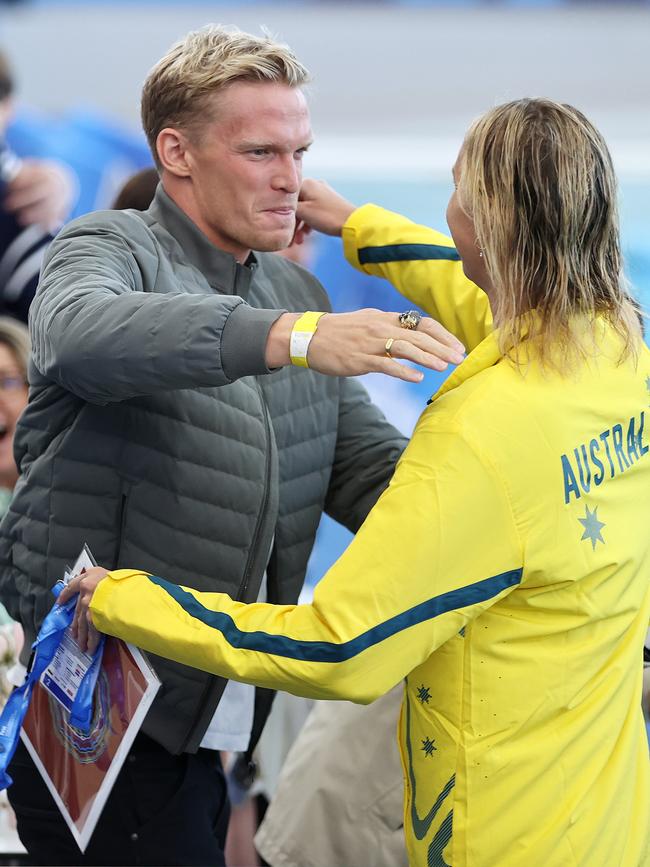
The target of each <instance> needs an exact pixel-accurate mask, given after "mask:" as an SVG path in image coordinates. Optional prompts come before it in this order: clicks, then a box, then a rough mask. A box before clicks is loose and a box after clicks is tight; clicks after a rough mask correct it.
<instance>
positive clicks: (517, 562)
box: [64, 411, 523, 703]
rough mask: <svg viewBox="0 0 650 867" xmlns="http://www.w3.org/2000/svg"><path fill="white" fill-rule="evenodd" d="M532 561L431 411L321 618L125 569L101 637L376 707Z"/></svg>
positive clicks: (101, 605)
mask: <svg viewBox="0 0 650 867" xmlns="http://www.w3.org/2000/svg"><path fill="white" fill-rule="evenodd" d="M432 456H435V457H434V459H432ZM522 558H523V554H522V546H521V544H520V541H519V537H518V534H517V532H516V529H515V526H514V522H513V517H512V514H511V511H510V506H509V503H508V499H507V497H506V494H505V492H504V489H503V485H502V483H501V481H500V479H499V478H498V477H497V476H496V474H495V472H494V470H492V469H491V468H490V466H489V465H488V464H487V463H486V462H485V460H484V458H483V456H482V455H480V453H479V452H478V450H477V448H476V447H475V446H474V445H472V444H471V443H470V442H469V441H468V440H467V438H466V437H465V436H464V434H463V432H462V431H461V430H458V429H456V428H455V427H454V426H453V425H451V426H447V427H446V428H442V427H440V425H438V424H437V423H436V419H435V418H434V414H433V413H432V412H431V411H427V413H425V414H424V416H423V418H422V420H421V422H420V424H419V426H418V429H417V431H416V434H415V436H414V439H413V441H412V442H411V444H410V445H409V447H408V448H407V450H406V452H405V453H404V457H403V458H402V460H401V461H400V464H399V466H398V469H397V471H396V474H395V476H394V478H393V481H392V482H391V484H390V486H389V488H388V489H387V491H386V492H385V493H384V494H383V495H382V497H381V498H380V500H379V502H378V504H377V506H376V507H375V508H374V509H373V510H372V512H371V514H370V515H369V517H368V519H367V520H366V522H365V523H364V524H363V526H362V527H361V529H360V530H359V532H358V533H357V535H356V537H355V539H354V540H353V542H352V543H351V544H350V546H349V548H348V549H347V551H346V552H345V553H344V554H343V556H342V557H341V558H340V559H339V560H338V562H337V563H335V564H334V566H333V567H332V568H331V569H330V570H329V572H328V573H327V575H326V576H325V577H324V578H323V579H322V581H321V582H320V583H319V584H318V585H317V587H316V590H315V593H314V600H313V603H312V604H311V605H271V604H266V603H254V604H249V605H247V604H244V603H241V602H235V601H233V600H232V599H230V598H229V597H228V596H225V595H223V594H217V593H199V592H198V591H196V590H193V589H191V588H180V587H177V586H176V585H174V584H171V583H169V582H167V581H165V580H164V579H163V578H160V577H157V576H150V575H147V574H145V573H142V572H137V571H133V570H119V571H117V572H113V573H109V574H108V577H107V578H105V579H104V580H102V581H100V582H99V585H98V586H97V589H96V591H95V593H94V596H93V597H92V600H91V602H90V611H91V616H92V619H93V621H94V624H95V626H96V627H97V628H98V629H100V630H101V631H103V632H108V633H109V634H112V635H117V636H119V637H120V638H124V639H126V640H128V641H131V642H133V643H134V644H136V645H138V646H139V647H142V648H143V649H145V650H148V651H151V652H154V653H156V654H159V655H162V656H167V657H169V658H171V659H175V660H177V661H179V662H182V663H185V664H187V665H191V666H194V667H196V668H200V669H203V670H205V671H210V672H213V673H215V674H219V675H222V676H225V677H229V678H234V679H236V680H242V681H245V682H249V683H255V684H257V685H260V686H266V687H272V688H274V689H282V690H285V691H288V692H293V693H295V694H298V695H305V696H308V697H312V698H330V699H331V698H338V699H350V700H352V701H357V702H361V703H366V702H370V701H373V700H374V699H375V698H377V697H378V696H379V695H382V694H383V693H385V692H386V691H387V690H388V689H390V688H391V687H392V686H393V685H394V684H396V683H397V682H398V681H399V680H401V679H402V678H403V677H404V676H405V675H406V674H408V673H409V672H410V671H411V670H412V669H413V668H415V667H416V666H418V665H419V664H420V663H422V662H423V661H424V660H425V659H427V658H428V657H429V656H430V654H431V653H432V652H433V651H434V650H436V648H438V647H440V646H441V645H442V644H444V642H445V641H447V639H448V638H450V637H451V636H453V635H455V634H456V633H457V632H458V631H459V630H460V629H461V628H462V627H463V626H464V625H465V624H466V623H467V622H468V621H469V620H471V619H473V618H475V617H476V616H477V615H478V614H480V613H481V612H482V611H484V610H485V609H486V608H488V607H489V606H491V605H493V604H494V603H495V602H497V601H498V600H499V599H501V598H502V597H503V596H504V595H505V594H507V593H508V592H509V591H510V590H512V589H513V588H514V587H516V586H517V585H518V584H519V583H520V581H521V579H522ZM75 580H76V581H77V582H79V579H75ZM95 583H96V582H95ZM78 589H79V587H78V585H77V586H74V587H72V588H71V590H70V591H69V592H68V596H69V595H71V594H72V593H73V592H75V591H76V590H78ZM91 595H92V591H90V592H86V598H87V600H88V601H90V596H91ZM64 598H65V597H64ZM83 599H84V590H83V585H82V601H83ZM85 604H87V602H86V603H85Z"/></svg>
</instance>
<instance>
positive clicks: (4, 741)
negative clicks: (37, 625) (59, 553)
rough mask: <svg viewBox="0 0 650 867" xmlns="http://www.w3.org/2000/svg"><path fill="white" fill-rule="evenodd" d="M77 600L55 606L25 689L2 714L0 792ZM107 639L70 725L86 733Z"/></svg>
mask: <svg viewBox="0 0 650 867" xmlns="http://www.w3.org/2000/svg"><path fill="white" fill-rule="evenodd" d="M63 587H64V585H63V582H62V581H57V583H56V584H55V585H54V587H53V588H52V593H53V594H54V596H55V597H58V595H59V593H60V592H61V590H63ZM77 598H78V597H77V596H73V598H72V599H69V600H68V602H66V603H65V605H58V604H55V605H53V606H52V610H51V611H50V612H49V614H48V615H47V617H46V618H45V620H44V621H43V625H42V626H41V629H40V631H39V633H38V636H37V638H36V641H35V642H34V643H33V645H32V650H33V658H32V667H31V669H30V670H29V672H28V673H27V676H26V678H25V682H24V683H23V684H22V686H19V687H17V688H16V689H14V691H13V692H12V693H11V695H10V696H9V698H8V700H7V703H6V704H5V706H4V709H3V711H2V713H1V714H0V791H2V789H6V788H7V787H8V786H10V785H11V783H12V782H13V781H12V779H11V777H10V776H9V773H8V772H7V768H8V767H9V764H10V763H11V760H12V758H13V755H14V752H15V751H16V747H17V746H18V738H19V737H20V728H21V726H22V724H23V720H24V719H25V714H26V713H27V709H28V708H29V702H30V699H31V697H32V691H33V689H34V686H35V685H36V683H37V682H38V681H39V680H40V677H41V675H42V674H43V672H44V671H45V669H46V668H47V667H48V665H49V664H50V663H51V662H52V660H53V659H54V655H55V653H56V651H57V649H58V647H59V645H60V644H61V641H62V639H63V633H64V632H65V631H66V629H67V628H68V626H70V625H71V624H72V621H73V619H74V610H75V606H76V604H77ZM104 640H105V636H104V635H102V636H101V638H100V642H99V644H98V646H97V648H96V650H95V652H94V653H93V660H92V663H91V665H90V667H89V668H88V671H87V672H86V673H85V675H84V676H83V678H82V681H81V683H80V685H79V690H78V691H77V694H76V696H75V698H74V702H73V704H72V708H71V711H70V724H71V725H73V726H75V727H76V728H79V729H81V731H82V732H84V733H86V732H88V730H89V728H90V723H91V721H92V714H93V692H94V690H95V684H96V682H97V677H98V675H99V669H100V667H101V663H102V654H103V651H104Z"/></svg>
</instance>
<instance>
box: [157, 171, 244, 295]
mask: <svg viewBox="0 0 650 867" xmlns="http://www.w3.org/2000/svg"><path fill="white" fill-rule="evenodd" d="M149 213H150V214H151V216H152V217H153V218H154V220H156V222H157V223H160V225H161V226H163V228H165V229H166V230H167V231H168V232H169V234H170V235H171V236H172V237H173V238H174V240H175V241H176V242H177V243H178V244H179V246H180V247H181V249H182V251H183V260H184V261H185V262H187V263H189V264H190V265H194V266H195V267H196V268H198V270H199V271H200V272H201V273H202V274H203V275H204V276H205V277H206V279H207V280H208V282H209V283H210V285H211V286H212V287H213V288H215V289H218V290H219V291H220V292H224V293H227V294H233V293H234V292H235V291H236V293H237V294H238V295H245V294H246V293H247V290H248V288H249V286H250V282H251V279H252V276H253V271H254V270H255V268H256V266H257V260H256V258H255V256H254V254H253V253H251V254H250V256H249V257H248V259H247V260H246V263H245V264H244V265H240V264H239V262H237V260H236V259H235V257H234V256H232V255H231V254H230V253H226V252H225V251H224V250H221V249H219V247H216V246H215V245H214V244H213V243H212V242H211V241H210V240H208V238H207V237H206V236H205V235H204V234H203V232H202V231H201V230H200V229H199V228H198V226H197V225H196V224H195V223H194V222H192V220H190V218H189V217H188V216H187V214H186V213H185V212H184V211H182V210H181V209H180V208H179V207H178V205H177V204H176V202H174V200H173V199H171V198H170V197H169V196H168V195H167V193H166V192H165V190H164V189H163V185H162V184H158V187H157V188H156V193H155V195H154V198H153V202H152V203H151V206H150V207H149Z"/></svg>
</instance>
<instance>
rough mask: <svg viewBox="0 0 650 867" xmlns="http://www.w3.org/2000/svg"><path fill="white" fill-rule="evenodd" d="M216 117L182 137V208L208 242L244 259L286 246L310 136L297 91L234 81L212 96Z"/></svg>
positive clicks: (302, 100)
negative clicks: (184, 179)
mask: <svg viewBox="0 0 650 867" xmlns="http://www.w3.org/2000/svg"><path fill="white" fill-rule="evenodd" d="M214 99H215V104H214V117H215V118H216V119H215V120H213V121H211V122H209V123H207V124H205V125H204V126H203V127H201V128H200V131H199V132H198V133H194V134H193V135H190V136H188V137H186V139H187V143H186V149H185V158H186V161H187V166H188V170H189V179H188V180H189V183H188V184H187V185H186V189H185V192H186V197H184V200H183V203H182V204H183V206H184V207H185V208H186V210H187V213H188V215H189V216H190V217H191V218H192V219H193V220H194V222H195V223H196V224H197V225H198V227H199V228H200V229H201V230H202V231H203V233H204V234H205V235H207V236H208V238H209V239H210V240H211V241H212V242H213V243H214V244H216V245H217V246H218V247H220V248H221V249H223V250H226V251H227V252H229V253H232V254H233V255H234V256H235V257H236V258H237V259H239V260H240V261H243V260H244V259H245V258H246V256H247V255H248V252H249V251H250V250H260V251H265V252H269V251H274V250H282V249H284V248H285V247H287V246H288V245H289V244H290V243H291V239H292V237H293V233H294V229H295V222H296V219H295V211H296V204H297V201H298V191H299V190H300V184H301V181H302V158H303V154H304V153H305V151H306V149H307V148H308V146H309V145H310V144H311V139H312V133H311V126H310V121H309V110H308V108H307V102H306V100H305V97H304V95H303V93H302V91H300V90H299V89H298V88H294V87H289V86H288V85H286V84H276V83H272V82H268V83H267V82H244V81H241V82H235V83H233V84H231V85H229V86H228V87H227V88H226V89H225V90H224V91H223V92H222V93H220V94H218V95H216V96H215V97H214Z"/></svg>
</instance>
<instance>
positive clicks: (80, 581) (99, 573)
mask: <svg viewBox="0 0 650 867" xmlns="http://www.w3.org/2000/svg"><path fill="white" fill-rule="evenodd" d="M106 575H108V570H107V569H102V567H101V566H94V567H93V568H92V569H87V570H86V571H85V572H82V573H81V574H80V575H77V576H76V577H75V578H72V579H71V580H70V581H69V582H68V584H67V585H66V586H65V587H64V589H63V590H62V591H61V593H60V594H59V597H58V599H57V601H58V603H59V604H60V605H65V603H66V602H68V601H69V600H70V599H72V598H73V596H75V595H76V594H77V593H78V594H79V598H78V599H77V607H76V609H75V614H74V620H73V621H72V635H73V638H74V639H75V641H76V642H77V644H78V645H79V647H80V648H81V649H82V650H84V651H86V653H91V654H92V653H94V651H95V648H96V647H97V645H98V644H99V641H100V634H99V632H97V630H96V629H95V627H94V626H93V619H92V614H91V613H90V607H89V606H90V600H91V599H92V598H93V593H94V592H95V588H96V587H97V585H98V584H99V582H100V581H101V580H102V579H103V578H105V577H106Z"/></svg>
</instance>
